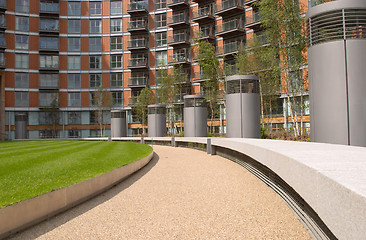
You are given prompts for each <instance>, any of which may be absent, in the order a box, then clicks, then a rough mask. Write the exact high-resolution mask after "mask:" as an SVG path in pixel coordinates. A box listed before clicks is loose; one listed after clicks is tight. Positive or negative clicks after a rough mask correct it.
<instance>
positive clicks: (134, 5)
mask: <svg viewBox="0 0 366 240" xmlns="http://www.w3.org/2000/svg"><path fill="white" fill-rule="evenodd" d="M139 10H143V11H145V10H146V11H147V10H148V5H147V2H145V1H140V2H131V3H129V4H128V11H139Z"/></svg>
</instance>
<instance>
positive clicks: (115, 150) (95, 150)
mask: <svg viewBox="0 0 366 240" xmlns="http://www.w3.org/2000/svg"><path fill="white" fill-rule="evenodd" d="M151 152H152V148H151V147H150V146H148V145H143V144H139V143H131V142H106V141H24V142H23V141H19V142H18V141H14V142H0V208H3V207H5V206H8V205H11V204H14V203H17V202H20V201H22V200H26V199H30V198H33V197H36V196H38V195H41V194H44V193H47V192H50V191H53V190H57V189H60V188H63V187H67V186H70V185H72V184H75V183H78V182H81V181H84V180H87V179H90V178H93V177H96V176H99V175H101V174H103V173H106V172H109V171H111V170H113V169H115V168H118V167H121V166H123V165H126V164H128V163H131V162H133V161H136V160H138V159H141V158H143V157H146V156H147V155H149V154H150V153H151Z"/></svg>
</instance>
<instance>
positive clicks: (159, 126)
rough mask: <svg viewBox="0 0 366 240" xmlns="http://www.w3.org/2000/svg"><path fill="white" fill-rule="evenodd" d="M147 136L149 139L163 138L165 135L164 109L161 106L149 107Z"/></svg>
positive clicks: (163, 106)
mask: <svg viewBox="0 0 366 240" xmlns="http://www.w3.org/2000/svg"><path fill="white" fill-rule="evenodd" d="M147 108H148V116H147V117H148V119H147V122H148V135H149V137H165V135H166V107H165V105H162V104H157V105H149V106H147Z"/></svg>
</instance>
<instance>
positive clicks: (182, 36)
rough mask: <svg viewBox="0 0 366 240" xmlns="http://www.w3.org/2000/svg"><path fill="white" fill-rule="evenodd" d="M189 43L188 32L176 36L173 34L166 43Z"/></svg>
mask: <svg viewBox="0 0 366 240" xmlns="http://www.w3.org/2000/svg"><path fill="white" fill-rule="evenodd" d="M189 41H190V37H189V32H188V31H187V32H180V33H178V34H174V33H173V36H170V37H169V41H168V43H179V42H189Z"/></svg>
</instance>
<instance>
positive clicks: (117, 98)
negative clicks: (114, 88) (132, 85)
mask: <svg viewBox="0 0 366 240" xmlns="http://www.w3.org/2000/svg"><path fill="white" fill-rule="evenodd" d="M111 94H112V103H113V106H123V92H112V93H111Z"/></svg>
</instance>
